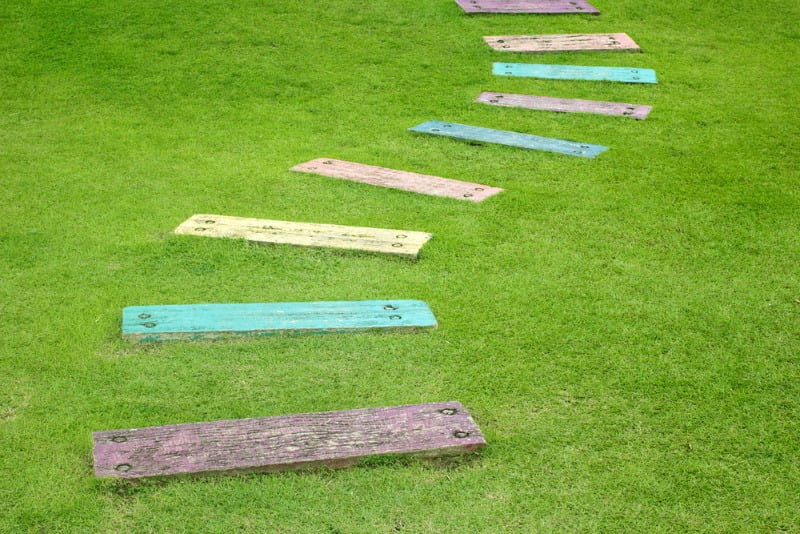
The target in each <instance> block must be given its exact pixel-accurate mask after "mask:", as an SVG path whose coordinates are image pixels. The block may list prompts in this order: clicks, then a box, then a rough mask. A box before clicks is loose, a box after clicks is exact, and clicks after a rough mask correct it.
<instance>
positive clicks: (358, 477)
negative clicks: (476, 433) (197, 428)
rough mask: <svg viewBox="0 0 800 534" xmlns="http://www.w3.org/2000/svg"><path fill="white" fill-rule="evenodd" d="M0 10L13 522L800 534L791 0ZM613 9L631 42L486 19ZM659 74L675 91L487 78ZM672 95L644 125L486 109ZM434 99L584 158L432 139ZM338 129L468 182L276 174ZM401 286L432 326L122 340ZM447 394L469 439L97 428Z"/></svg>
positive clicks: (457, 118) (62, 527) (2, 363)
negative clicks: (164, 321)
mask: <svg viewBox="0 0 800 534" xmlns="http://www.w3.org/2000/svg"><path fill="white" fill-rule="evenodd" d="M593 3H594V4H595V5H596V6H597V7H598V8H599V9H600V10H601V11H602V12H603V14H602V15H601V16H599V17H583V16H524V15H523V16H474V17H468V16H465V15H463V14H462V13H461V12H460V10H459V9H458V8H457V6H456V5H455V3H454V2H453V1H452V0H400V1H397V0H395V1H389V0H370V1H368V2H367V1H355V0H352V1H346V0H320V1H316V2H292V1H286V2H258V1H254V0H250V1H248V0H244V1H242V2H222V1H213V0H208V1H204V2H198V1H192V0H185V1H181V2H152V1H147V0H144V1H142V0H139V1H136V2H133V1H128V0H121V1H117V2H107V1H103V0H100V1H95V2H85V1H67V0H65V1H59V2H48V1H42V0H30V1H22V0H10V1H7V2H3V3H2V4H0V31H1V32H2V35H3V37H2V39H0V180H1V181H2V182H1V183H0V186H2V187H0V195H2V203H0V210H1V211H0V215H2V225H1V226H0V269H2V277H0V313H1V314H2V315H1V317H2V320H1V321H0V340H2V341H1V342H0V531H3V532H62V531H63V532H181V531H186V532H224V531H235V530H244V531H254V532H259V531H260V532H269V531H275V532H342V533H350V532H398V531H399V532H453V533H461V532H506V531H517V532H531V531H533V532H536V531H541V532H553V531H557V532H561V531H582V532H584V531H610V532H615V531H628V532H631V531H632V532H668V531H707V532H720V531H728V532H739V531H743V532H800V513H799V512H798V510H800V497H798V490H797V489H798V487H800V462H799V461H798V455H799V454H800V445H799V444H798V435H800V424H799V423H798V414H800V368H799V367H798V366H799V365H800V222H798V221H799V220H800V219H799V218H798V215H799V214H800V189H799V188H798V185H799V183H798V182H799V180H798V178H799V176H798V167H799V164H800V161H799V160H800V158H798V157H797V153H798V149H800V143H799V142H798V138H799V137H800V121H798V112H797V104H798V102H800V90H799V89H798V84H797V80H798V79H800V67H799V66H798V65H799V64H798V62H797V56H798V54H800V33H799V32H798V30H797V29H796V22H797V21H798V20H800V9H799V8H798V6H797V5H795V4H793V3H791V2H790V3H786V2H777V1H774V0H767V1H765V2H752V1H751V2H729V3H727V4H726V3H707V2H706V3H704V2H695V1H690V0H675V1H672V2H642V1H638V0H616V1H613V2H612V1H607V0H597V1H596V2H593ZM623 31H624V32H626V33H628V34H629V35H631V36H632V37H633V38H634V39H635V40H636V41H637V42H638V43H639V44H640V45H641V46H642V47H643V49H644V53H643V54H627V53H613V54H612V53H608V54H604V53H603V54H587V53H575V54H564V55H547V56H522V55H513V54H512V55H503V54H499V53H495V52H493V51H491V50H490V49H489V48H488V47H487V46H485V45H484V44H483V42H482V39H481V36H482V35H503V34H523V33H573V32H575V33H578V32H623ZM503 60H513V61H519V62H548V63H564V64H583V65H591V64H595V65H608V66H638V67H647V68H654V69H656V71H657V72H658V75H659V80H660V83H659V85H657V86H634V85H622V84H611V83H591V82H564V81H536V80H530V79H511V78H504V77H493V76H492V75H491V74H490V72H491V66H490V64H491V62H492V61H503ZM482 90H497V91H510V92H521V93H529V94H540V95H546V96H562V97H573V98H591V99H599V100H611V101H620V102H632V103H637V104H651V105H653V106H654V110H653V112H652V113H651V115H650V117H649V118H648V119H647V120H646V121H640V122H639V121H633V120H628V119H624V118H615V117H603V116H595V115H578V114H549V113H545V112H535V111H526V110H517V109H498V108H494V107H492V106H485V105H481V104H474V103H472V100H473V99H474V98H475V97H476V96H477V94H478V93H479V92H480V91H482ZM430 119H440V120H448V121H454V122H462V123H467V124H475V125H478V126H485V127H490V128H499V129H508V130H515V131H522V132H528V133H534V134H537V135H543V136H550V137H559V138H565V139H574V140H579V141H584V142H590V143H596V144H602V145H606V146H610V147H611V150H609V151H608V152H606V153H604V154H602V155H601V156H599V157H598V158H597V159H596V160H584V159H581V158H571V157H568V156H563V155H558V154H548V153H543V152H533V151H525V150H518V149H513V148H507V147H500V146H473V145H469V144H466V143H461V142H457V141H452V140H447V139H441V138H431V137H425V136H418V135H412V134H410V133H407V132H406V131H405V130H406V128H408V127H411V126H414V125H416V124H418V123H420V122H423V121H425V120H430ZM316 157H334V158H341V159H346V160H351V161H358V162H362V163H367V164H374V165H382V166H385V167H392V168H398V169H405V170H412V171H417V172H422V173H429V174H435V175H440V176H446V177H450V178H456V179H462V180H468V181H477V182H482V183H487V184H492V185H498V186H501V187H504V188H506V190H507V191H506V192H505V193H503V194H501V195H499V196H497V197H493V198H491V199H489V200H487V201H485V202H484V203H482V204H479V205H472V204H467V203H462V202H458V201H455V200H449V199H441V198H434V197H427V196H422V195H414V194H411V193H405V192H400V191H393V190H384V189H381V188H375V187H369V186H364V185H359V184H355V183H349V182H344V181H337V180H330V179H326V178H322V177H317V176H311V175H301V174H294V173H290V172H288V170H287V169H288V168H289V167H291V166H292V165H294V164H297V163H300V162H303V161H306V160H309V159H312V158H316ZM204 212H205V213H223V214H228V215H237V216H253V217H264V218H273V219H285V220H298V221H311V222H329V223H334V224H352V225H360V226H377V227H388V228H403V229H409V230H422V231H429V232H432V233H434V234H435V237H434V239H433V241H431V242H430V243H429V244H428V245H427V246H426V247H425V248H424V249H423V252H422V255H421V259H420V260H419V261H418V262H409V261H404V260H399V259H393V258H388V257H383V256H379V255H370V254H360V253H355V252H337V251H330V250H313V249H303V248H292V247H285V246H274V247H271V246H266V247H260V246H251V245H248V244H246V243H243V242H234V241H225V240H212V239H200V238H190V237H183V238H179V237H175V236H171V235H170V231H171V230H172V229H173V228H174V227H175V226H177V225H178V224H179V223H180V222H181V221H183V220H184V219H186V218H187V217H188V216H189V215H191V214H193V213H204ZM383 297H386V298H414V299H422V300H425V301H427V302H428V303H429V304H430V305H431V307H432V309H433V310H434V312H435V314H436V315H437V318H438V319H439V323H440V328H439V329H438V330H435V331H432V332H429V333H424V334H379V333H376V334H359V335H329V336H305V337H303V336H299V337H275V338H266V339H253V340H237V341H228V342H216V343H169V344H162V345H155V346H133V345H129V344H127V343H124V342H123V341H122V340H121V337H120V315H121V309H122V308H123V307H124V306H127V305H142V304H175V303H193V302H270V301H286V300H289V301H302V300H349V299H369V298H383ZM442 400H459V401H461V402H463V403H464V404H465V405H466V406H467V407H468V409H469V410H470V411H471V412H472V414H473V415H474V417H475V419H476V421H477V422H478V424H479V425H480V426H481V428H482V429H483V431H484V433H485V435H486V438H487V440H488V442H489V446H488V447H487V448H486V449H484V450H483V451H482V452H481V453H479V454H476V455H473V456H470V457H468V458H466V459H461V460H454V461H449V462H434V463H428V462H425V461H422V460H416V459H388V460H381V461H372V462H367V463H366V464H365V465H363V466H359V467H356V468H353V469H350V470H345V471H324V470H323V471H312V472H299V473H285V474H276V475H252V476H239V477H220V478H207V479H177V480H169V481H159V482H149V483H141V484H133V485H129V484H116V483H110V482H101V481H96V480H95V479H94V476H93V470H92V459H91V432H92V431H96V430H108V429H114V428H126V427H141V426H151V425H159V424H168V423H182V422H194V421H207V420H214V419H228V418H237V417H251V416H265V415H280V414H290V413H297V412H305V411H325V410H336V409H352V408H359V407H371V406H387V405H394V404H405V403H416V402H434V401H442Z"/></svg>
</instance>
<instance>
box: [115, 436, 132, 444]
mask: <svg viewBox="0 0 800 534" xmlns="http://www.w3.org/2000/svg"><path fill="white" fill-rule="evenodd" d="M111 441H113V442H114V443H125V442H126V441H128V438H126V437H125V436H114V437H113V438H111Z"/></svg>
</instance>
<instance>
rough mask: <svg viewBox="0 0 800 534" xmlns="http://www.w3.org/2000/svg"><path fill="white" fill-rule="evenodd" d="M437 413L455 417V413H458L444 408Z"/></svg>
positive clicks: (452, 409)
mask: <svg viewBox="0 0 800 534" xmlns="http://www.w3.org/2000/svg"><path fill="white" fill-rule="evenodd" d="M439 413H441V414H444V415H455V414H456V413H458V410H456V409H455V408H445V409H443V410H439Z"/></svg>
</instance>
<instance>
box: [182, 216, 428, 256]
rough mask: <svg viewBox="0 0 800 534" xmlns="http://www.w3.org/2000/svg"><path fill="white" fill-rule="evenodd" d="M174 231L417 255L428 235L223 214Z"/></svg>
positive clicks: (187, 223) (194, 218) (191, 220)
mask: <svg viewBox="0 0 800 534" xmlns="http://www.w3.org/2000/svg"><path fill="white" fill-rule="evenodd" d="M174 233H176V234H181V235H196V236H204V237H222V238H238V239H246V240H247V241H254V242H258V243H272V244H286V245H298V246H306V247H331V248H342V249H351V250H364V251H368V252H380V253H383V254H394V255H397V256H405V257H407V258H417V257H418V256H419V251H420V249H421V248H422V246H423V245H424V244H425V243H427V242H428V241H429V240H430V239H431V237H433V236H432V235H431V234H428V233H425V232H412V231H409V230H387V229H383V228H365V227H360V226H339V225H334V224H317V223H300V222H290V221H273V220H270V219H251V218H247V217H231V216H226V215H207V214H200V215H193V216H192V217H190V218H189V219H188V220H186V221H184V222H183V223H181V224H180V226H178V227H177V228H176V229H175V231H174Z"/></svg>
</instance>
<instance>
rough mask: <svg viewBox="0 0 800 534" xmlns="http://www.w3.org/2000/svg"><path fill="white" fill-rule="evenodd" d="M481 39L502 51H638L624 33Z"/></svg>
mask: <svg viewBox="0 0 800 534" xmlns="http://www.w3.org/2000/svg"><path fill="white" fill-rule="evenodd" d="M483 39H484V41H486V43H487V44H488V45H489V46H491V47H492V48H494V49H495V50H499V51H502V52H538V53H544V52H579V51H588V52H595V51H608V50H628V51H640V50H641V49H640V48H639V45H637V44H636V43H635V42H634V41H633V39H631V38H630V37H628V35H627V34H625V33H582V34H545V35H497V36H487V37H484V38H483Z"/></svg>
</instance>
